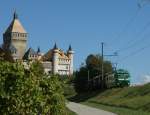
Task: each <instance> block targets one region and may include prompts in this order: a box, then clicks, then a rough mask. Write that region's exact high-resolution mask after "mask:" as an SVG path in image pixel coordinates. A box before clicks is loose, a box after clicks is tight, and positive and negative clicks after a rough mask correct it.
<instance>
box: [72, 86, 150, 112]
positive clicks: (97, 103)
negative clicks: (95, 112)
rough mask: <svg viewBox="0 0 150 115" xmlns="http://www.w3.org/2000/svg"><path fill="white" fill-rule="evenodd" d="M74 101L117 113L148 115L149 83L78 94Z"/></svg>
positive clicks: (149, 110) (149, 105)
mask: <svg viewBox="0 0 150 115" xmlns="http://www.w3.org/2000/svg"><path fill="white" fill-rule="evenodd" d="M74 100H75V101H77V102H80V103H83V104H86V105H90V106H94V107H97V108H102V109H105V110H108V111H111V112H114V113H117V114H119V115H150V83H149V84H146V85H143V86H136V87H126V88H114V89H109V90H106V91H104V92H101V93H100V92H92V93H91V92H90V93H85V94H81V95H78V96H76V97H75V98H74Z"/></svg>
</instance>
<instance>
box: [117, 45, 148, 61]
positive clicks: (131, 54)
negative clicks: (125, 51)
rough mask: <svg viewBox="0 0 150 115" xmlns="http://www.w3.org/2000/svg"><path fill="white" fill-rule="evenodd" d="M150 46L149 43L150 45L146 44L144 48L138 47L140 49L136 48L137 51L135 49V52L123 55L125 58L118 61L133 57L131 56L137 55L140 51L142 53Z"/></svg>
mask: <svg viewBox="0 0 150 115" xmlns="http://www.w3.org/2000/svg"><path fill="white" fill-rule="evenodd" d="M149 47H150V44H148V45H146V46H144V47H142V48H140V49H138V50H136V51H133V52H131V53H130V54H129V55H127V56H125V57H123V58H122V59H121V60H119V61H118V62H122V61H124V60H126V59H128V58H129V57H131V56H134V55H136V54H138V53H141V52H142V51H143V50H145V49H147V48H149Z"/></svg>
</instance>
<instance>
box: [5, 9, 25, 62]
mask: <svg viewBox="0 0 150 115" xmlns="http://www.w3.org/2000/svg"><path fill="white" fill-rule="evenodd" d="M3 42H4V48H5V49H7V50H10V51H11V50H12V49H11V47H14V48H15V49H16V52H15V53H16V57H15V59H17V60H18V59H19V60H20V59H22V58H23V56H24V54H25V50H26V45H27V32H26V31H25V29H24V28H23V26H22V25H21V23H20V21H19V19H18V15H17V13H16V12H14V17H13V20H12V22H11V24H10V25H9V27H8V28H7V29H6V31H5V33H4V34H3ZM12 53H14V52H12Z"/></svg>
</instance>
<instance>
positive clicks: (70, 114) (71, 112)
mask: <svg viewBox="0 0 150 115" xmlns="http://www.w3.org/2000/svg"><path fill="white" fill-rule="evenodd" d="M67 113H68V115H77V114H76V113H75V112H73V111H71V110H69V109H68V108H67Z"/></svg>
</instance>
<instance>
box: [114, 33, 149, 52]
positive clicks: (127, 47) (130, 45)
mask: <svg viewBox="0 0 150 115" xmlns="http://www.w3.org/2000/svg"><path fill="white" fill-rule="evenodd" d="M148 35H149V34H148ZM148 35H144V36H143V37H142V38H138V39H137V40H136V41H135V42H133V43H132V41H130V42H128V43H127V44H129V45H127V46H126V47H123V48H121V49H119V50H117V51H116V52H123V51H126V50H129V49H131V48H133V47H135V46H136V45H138V44H140V43H142V42H143V41H145V40H146V39H147V38H148V37H147V36H148ZM131 43H132V44H131Z"/></svg>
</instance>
